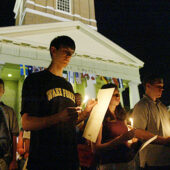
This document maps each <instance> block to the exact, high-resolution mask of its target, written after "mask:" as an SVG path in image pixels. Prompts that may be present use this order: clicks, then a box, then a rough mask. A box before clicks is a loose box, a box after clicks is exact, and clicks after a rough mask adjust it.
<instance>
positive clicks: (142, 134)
mask: <svg viewBox="0 0 170 170" xmlns="http://www.w3.org/2000/svg"><path fill="white" fill-rule="evenodd" d="M148 107H149V106H148V105H147V104H146V103H144V102H140V103H138V104H137V105H136V106H135V107H134V110H133V118H134V127H135V128H137V129H136V132H135V137H137V138H138V139H140V140H142V141H146V140H148V139H150V138H152V137H153V136H155V134H153V133H151V132H149V131H147V130H145V129H146V128H147V126H148V119H149V118H148V114H149V109H148ZM153 143H155V144H161V145H169V143H170V137H162V136H158V137H157V139H155V140H154V141H153Z"/></svg>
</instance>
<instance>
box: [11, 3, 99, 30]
mask: <svg viewBox="0 0 170 170" xmlns="http://www.w3.org/2000/svg"><path fill="white" fill-rule="evenodd" d="M14 12H15V14H16V15H15V18H16V25H29V24H41V23H51V22H61V21H81V22H82V23H84V24H87V25H89V26H90V27H91V28H93V29H95V30H97V27H96V19H95V8H94V0H86V1H80V0H16V3H15V8H14Z"/></svg>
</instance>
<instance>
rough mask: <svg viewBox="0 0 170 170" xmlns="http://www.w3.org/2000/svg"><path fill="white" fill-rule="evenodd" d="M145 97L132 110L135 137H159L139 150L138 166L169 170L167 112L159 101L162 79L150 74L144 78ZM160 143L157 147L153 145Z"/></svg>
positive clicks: (168, 117)
mask: <svg viewBox="0 0 170 170" xmlns="http://www.w3.org/2000/svg"><path fill="white" fill-rule="evenodd" d="M143 85H144V89H145V94H144V96H143V98H142V99H141V100H140V101H139V102H138V103H137V104H136V105H135V107H134V110H133V117H134V127H136V128H137V130H136V137H138V138H139V139H141V140H143V141H146V140H148V139H150V138H152V137H153V136H155V135H158V137H157V138H156V139H155V140H154V141H153V144H149V145H148V146H146V147H145V148H144V149H143V150H142V151H140V153H139V154H140V166H141V167H142V168H143V169H144V170H169V169H170V113H169V112H168V110H167V108H166V106H165V105H164V104H163V103H162V102H161V101H160V100H159V98H160V97H161V96H162V92H163V90H164V89H163V86H164V83H163V78H162V77H160V76H158V75H153V74H152V75H149V76H147V77H145V78H144V80H143ZM156 144H160V145H156Z"/></svg>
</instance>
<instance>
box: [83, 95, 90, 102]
mask: <svg viewBox="0 0 170 170" xmlns="http://www.w3.org/2000/svg"><path fill="white" fill-rule="evenodd" d="M88 99H89V97H88V96H87V95H85V97H84V100H83V103H84V104H85V103H86V102H87V100H88Z"/></svg>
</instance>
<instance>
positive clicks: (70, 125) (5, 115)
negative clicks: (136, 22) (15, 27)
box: [0, 36, 170, 170]
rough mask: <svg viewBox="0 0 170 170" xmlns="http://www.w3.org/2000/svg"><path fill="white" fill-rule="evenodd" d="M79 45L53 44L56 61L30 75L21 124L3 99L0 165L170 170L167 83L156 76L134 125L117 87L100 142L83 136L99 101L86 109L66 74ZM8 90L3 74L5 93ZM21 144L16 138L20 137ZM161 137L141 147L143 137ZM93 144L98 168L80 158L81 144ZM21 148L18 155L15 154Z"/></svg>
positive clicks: (34, 169) (64, 40) (62, 39)
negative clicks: (164, 91) (163, 93)
mask: <svg viewBox="0 0 170 170" xmlns="http://www.w3.org/2000/svg"><path fill="white" fill-rule="evenodd" d="M75 49H76V46H75V42H74V41H73V40H72V39H71V38H70V37H68V36H59V37H56V38H54V39H53V40H52V41H51V44H50V48H49V51H50V54H51V64H50V65H49V67H48V68H47V69H45V70H43V71H40V72H37V73H33V74H30V75H29V76H27V78H26V79H25V81H24V84H23V89H22V106H21V117H22V129H21V130H20V131H19V128H18V123H17V117H16V114H15V112H14V110H13V109H12V108H11V107H9V106H7V105H5V104H4V103H3V102H2V101H1V102H0V170H8V169H9V170H17V169H18V170H26V169H27V170H78V169H82V170H84V169H86V170H87V169H91V170H92V169H93V170H94V169H95V170H137V169H139V168H140V169H143V170H170V113H169V112H168V110H167V108H166V106H165V105H164V104H163V103H161V101H160V100H159V98H160V97H161V96H162V92H163V86H164V82H163V79H162V78H161V77H159V76H157V75H150V76H146V78H145V79H144V81H143V85H144V89H145V94H144V96H143V98H142V99H141V100H140V101H139V102H138V103H137V104H136V105H135V107H134V108H133V112H132V115H133V118H134V125H133V127H129V126H127V120H126V119H127V112H126V111H125V109H124V108H123V107H122V106H121V104H120V94H119V89H118V87H117V86H116V85H115V84H112V83H109V84H105V85H103V86H102V87H101V89H108V88H114V89H115V90H114V92H113V95H112V98H111V101H110V104H109V106H108V109H107V111H106V114H105V117H104V120H103V123H102V126H101V128H100V132H99V134H98V137H97V140H96V142H95V143H92V142H90V141H87V140H86V139H85V138H83V137H82V134H83V131H84V127H85V125H86V122H87V119H88V117H89V116H90V113H91V111H92V109H93V107H94V106H95V105H96V104H97V100H92V99H90V100H89V101H88V102H87V104H86V107H85V108H83V109H82V96H81V94H79V93H74V90H73V87H72V85H71V84H70V83H69V82H68V81H67V80H66V79H65V78H63V77H62V75H63V69H64V68H65V67H66V66H67V65H68V64H69V62H70V59H71V57H72V55H73V54H74V52H75ZM4 92H5V87H4V82H3V80H2V79H0V97H2V95H3V94H4ZM18 135H19V137H18V143H17V136H18ZM155 135H157V138H156V139H155V140H154V141H153V142H152V143H151V144H149V145H148V146H147V147H146V148H144V149H143V150H142V151H140V152H139V157H138V158H139V162H140V165H136V166H132V162H133V165H134V164H135V163H136V161H135V159H136V157H137V156H138V151H139V148H140V146H141V145H142V143H143V142H145V141H147V140H148V139H150V138H152V137H154V136H155ZM80 143H81V144H86V145H90V148H91V151H92V153H93V155H94V156H95V158H96V159H95V161H96V164H95V166H94V165H93V167H84V166H82V165H81V164H80V161H79V157H78V150H77V146H78V144H80ZM16 153H17V154H18V155H19V156H18V157H17V158H18V160H17V158H16Z"/></svg>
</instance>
